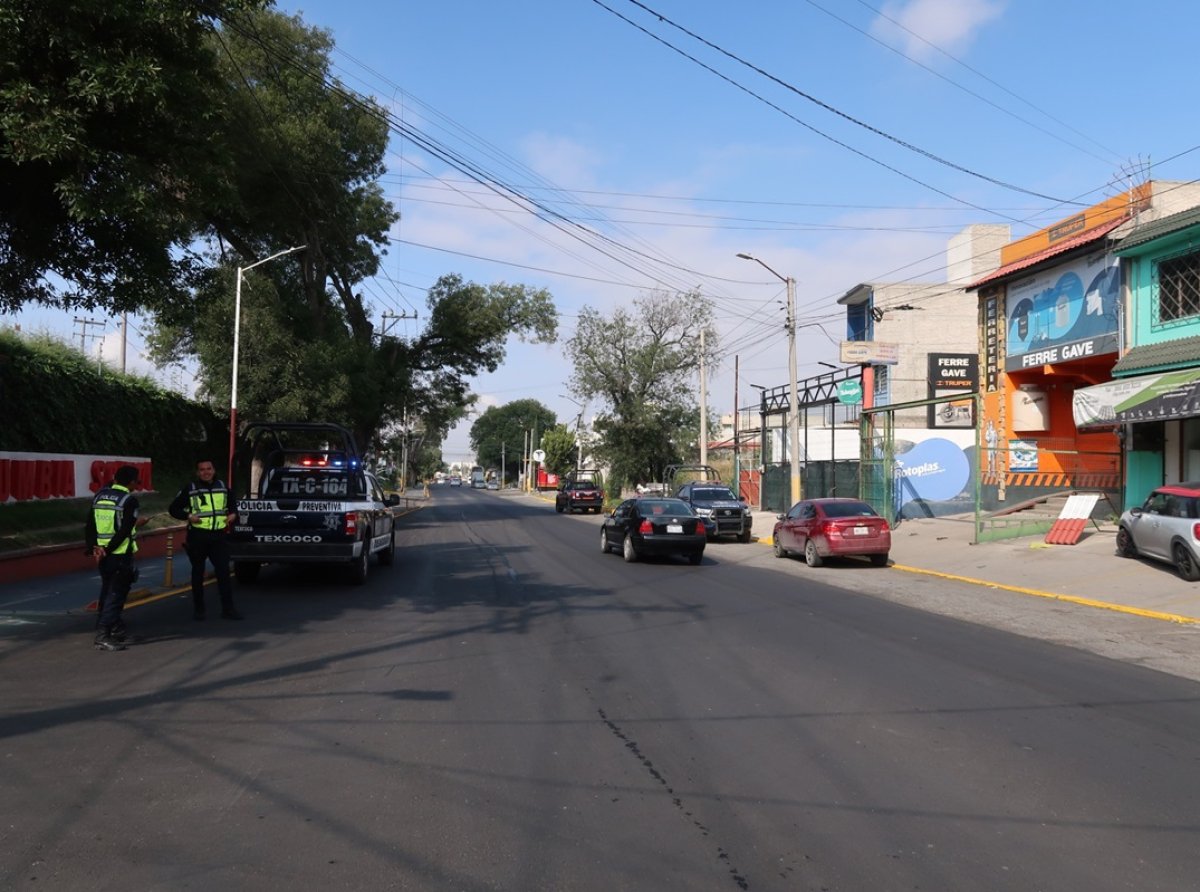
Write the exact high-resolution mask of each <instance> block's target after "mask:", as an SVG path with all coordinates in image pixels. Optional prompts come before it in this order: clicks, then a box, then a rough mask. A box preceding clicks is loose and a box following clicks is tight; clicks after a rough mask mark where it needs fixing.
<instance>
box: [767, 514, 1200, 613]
mask: <svg viewBox="0 0 1200 892" xmlns="http://www.w3.org/2000/svg"><path fill="white" fill-rule="evenodd" d="M753 514H754V534H755V536H756V537H757V538H758V541H759V542H760V543H764V544H768V545H769V544H770V543H771V532H772V530H773V529H774V526H775V519H776V518H775V515H774V514H771V513H769V512H765V511H754V512H753ZM1116 531H1117V528H1116V525H1115V524H1102V525H1101V526H1100V527H1099V528H1098V529H1097V527H1096V526H1094V525H1089V527H1088V529H1087V530H1086V531H1085V532H1084V534H1083V536H1082V537H1081V538H1080V540H1079V542H1078V544H1076V545H1046V544H1045V543H1044V542H1043V541H1042V537H1040V536H1030V537H1025V538H1021V539H1007V540H1004V541H1000V542H985V543H981V544H978V545H975V544H972V540H973V539H974V535H975V526H974V518H973V517H972V516H971V515H955V516H952V517H941V518H932V519H925V518H920V519H914V520H904V521H901V522H900V523H899V524H898V525H897V526H895V527H893V529H892V551H891V559H892V565H891V568H890V569H891V570H893V571H900V572H904V573H916V574H926V575H930V576H935V577H941V578H946V579H954V580H957V581H960V582H967V583H971V584H975V585H983V586H987V587H990V588H1002V589H1005V590H1008V591H1013V592H1018V593H1020V594H1024V595H1029V596H1033V597H1042V598H1052V599H1055V600H1063V601H1070V602H1072V603H1079V604H1086V605H1088V606H1092V607H1097V608H1102V609H1109V610H1117V611H1119V612H1122V613H1130V614H1135V615H1139V616H1147V617H1150V618H1154V619H1160V620H1166V621H1170V622H1177V623H1197V624H1200V582H1185V581H1184V580H1182V579H1180V578H1179V576H1178V575H1177V574H1176V573H1175V571H1174V568H1172V567H1170V566H1168V565H1166V564H1161V563H1158V562H1157V561H1148V560H1142V559H1133V560H1130V559H1128V558H1122V557H1119V556H1118V555H1117V553H1116V546H1115V537H1116Z"/></svg>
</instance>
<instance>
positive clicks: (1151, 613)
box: [892, 564, 1200, 625]
mask: <svg viewBox="0 0 1200 892" xmlns="http://www.w3.org/2000/svg"><path fill="white" fill-rule="evenodd" d="M892 569H893V570H903V571H904V572H905V573H920V574H923V575H925V576H936V577H938V578H940V579H949V580H952V581H954V582H969V583H971V584H972V585H982V586H986V587H988V588H998V589H1003V590H1004V591H1006V592H1016V593H1017V594H1019V595H1033V596H1034V597H1035V598H1046V599H1048V600H1051V601H1065V602H1067V603H1068V604H1079V605H1081V606H1083V607H1098V608H1100V609H1101V610H1112V611H1114V612H1115V613H1127V614H1130V615H1132V616H1141V617H1145V618H1146V619H1157V620H1163V621H1165V622H1170V623H1179V624H1180V625H1195V624H1197V623H1200V618H1197V617H1194V616H1182V615H1181V614H1178V613H1163V612H1161V611H1158V610H1143V609H1142V608H1140V607H1128V606H1126V605H1124V604H1113V603H1110V602H1108V601H1097V600H1095V599H1093V598H1080V597H1078V596H1076V595H1060V594H1057V593H1055V592H1044V591H1041V590H1040V589H1036V588H1024V587H1023V586H1019V585H1005V584H1003V583H1000V582H988V581H987V580H986V579H974V578H972V577H970V576H956V575H954V574H953V573H940V572H938V571H937V570H923V569H921V568H920V567H908V566H905V565H903V564H892Z"/></svg>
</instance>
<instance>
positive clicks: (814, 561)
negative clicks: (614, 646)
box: [804, 539, 825, 567]
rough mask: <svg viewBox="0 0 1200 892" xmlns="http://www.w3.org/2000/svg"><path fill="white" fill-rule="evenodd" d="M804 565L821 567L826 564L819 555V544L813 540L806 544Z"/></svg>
mask: <svg viewBox="0 0 1200 892" xmlns="http://www.w3.org/2000/svg"><path fill="white" fill-rule="evenodd" d="M804 563H806V564H808V565H809V566H810V567H819V566H821V565H822V564H823V563H825V559H824V558H823V557H821V555H819V554H817V543H816V542H814V541H813V540H812V539H809V540H808V541H807V542H805V543H804Z"/></svg>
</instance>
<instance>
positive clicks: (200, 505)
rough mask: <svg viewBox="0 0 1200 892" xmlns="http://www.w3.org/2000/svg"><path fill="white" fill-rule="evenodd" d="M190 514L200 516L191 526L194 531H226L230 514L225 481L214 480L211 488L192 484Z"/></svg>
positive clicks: (189, 491) (189, 494) (189, 501)
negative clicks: (227, 517)
mask: <svg viewBox="0 0 1200 892" xmlns="http://www.w3.org/2000/svg"><path fill="white" fill-rule="evenodd" d="M188 513H189V514H197V515H199V516H200V519H199V520H198V521H195V522H194V523H192V524H191V526H192V528H193V529H197V530H209V531H213V532H216V531H220V530H223V529H225V517H226V515H227V514H229V490H228V489H226V487H225V483H224V481H221V480H214V481H213V483H212V486H211V487H202V486H200V485H199V484H197V483H191V484H190V485H189V487H188Z"/></svg>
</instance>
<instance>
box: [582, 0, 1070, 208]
mask: <svg viewBox="0 0 1200 892" xmlns="http://www.w3.org/2000/svg"><path fill="white" fill-rule="evenodd" d="M592 2H593V3H595V4H596V5H597V6H600V7H602V8H604V9H606V10H608V11H609V12H610V13H612V14H613V15H615V16H617V17H618V18H620V19H621V20H622V21H624V22H627V23H629V24H630V25H632V26H633V27H635V28H637V29H638V30H639V31H642V32H643V33H645V34H647V35H648V36H650V37H652V38H654V39H655V40H657V41H659V42H660V43H662V44H663V45H664V46H667V47H669V48H670V49H672V50H674V51H675V52H677V53H679V54H680V55H682V56H684V57H685V58H687V59H689V60H690V61H692V62H694V63H695V64H697V65H699V66H701V67H702V68H704V69H705V70H706V71H710V72H712V73H713V74H715V75H716V76H718V77H720V78H721V79H722V80H725V81H727V82H728V83H730V84H732V85H734V86H736V87H738V88H739V89H741V90H743V91H744V92H746V93H748V94H750V95H752V96H754V97H755V98H756V99H758V100H759V101H760V102H764V103H766V104H767V105H770V106H771V107H772V108H775V109H776V110H778V111H780V112H782V113H783V114H786V115H787V116H788V117H789V118H791V119H792V120H794V121H796V122H797V123H799V124H801V125H802V126H804V127H806V128H808V129H809V130H812V131H813V132H815V133H818V134H819V135H821V136H823V137H824V138H826V139H828V140H830V141H832V142H834V143H836V144H838V145H840V146H842V147H843V148H845V149H848V150H849V151H852V152H854V153H855V154H857V155H860V156H862V157H864V158H867V159H868V160H870V161H873V162H875V163H876V164H880V165H882V166H884V167H887V168H888V169H889V170H891V171H893V172H894V173H897V174H899V175H900V176H903V177H905V178H906V179H910V180H913V182H919V181H917V180H915V179H913V178H912V177H910V176H908V175H907V174H905V173H903V172H902V171H900V170H897V169H896V168H893V167H890V166H889V165H887V164H884V163H883V162H881V161H879V159H877V158H874V157H872V156H870V155H867V154H866V153H864V152H861V151H859V150H858V149H854V148H853V147H851V146H849V145H847V144H845V143H842V142H840V141H839V140H836V139H834V138H833V137H832V136H829V135H828V134H826V133H823V132H822V131H820V130H817V129H816V128H815V127H812V126H811V125H809V124H805V123H804V122H802V121H800V120H799V119H797V118H795V117H793V116H792V115H791V114H789V113H787V112H784V111H783V109H781V108H779V107H778V106H776V105H774V104H773V103H771V102H769V101H768V100H767V99H765V98H764V97H762V96H759V95H758V94H756V93H754V92H753V91H751V90H749V89H748V88H746V87H743V86H742V85H741V84H739V83H737V82H736V81H734V80H733V79H732V78H729V77H727V76H726V75H724V74H722V73H721V72H719V71H717V70H716V69H715V68H712V67H711V66H709V65H706V64H705V63H703V62H701V61H700V60H699V59H697V58H695V57H694V56H691V55H689V54H688V53H686V52H684V51H683V50H681V49H679V48H678V47H676V46H675V45H674V44H672V43H670V42H669V41H667V40H664V39H662V38H661V37H659V36H658V35H656V34H654V33H652V32H650V31H648V30H647V29H645V28H643V27H642V26H641V25H638V24H637V23H636V22H634V21H632V20H631V19H628V18H626V17H625V16H623V15H621V14H620V13H618V12H617V11H616V10H614V9H613V8H612V7H610V6H607V5H606V4H605V3H603V2H602V0H592ZM628 2H629V3H632V4H633V5H634V6H636V7H638V8H639V9H641V10H643V11H645V12H647V13H649V14H650V15H652V16H654V17H655V18H657V19H658V20H659V21H661V22H663V23H664V24H666V25H669V26H670V27H672V28H675V29H676V30H678V31H681V32H683V33H684V34H686V35H687V36H688V37H691V38H692V39H693V40H696V41H699V42H700V43H702V44H704V45H705V46H707V47H708V48H709V49H712V50H714V51H715V52H717V53H720V54H721V55H723V56H726V57H727V58H729V59H732V60H733V61H734V62H737V63H738V64H739V65H743V66H745V67H746V68H749V69H750V70H751V71H753V72H755V73H756V74H759V75H761V76H762V77H764V78H766V79H767V80H769V81H771V82H772V83H775V84H777V85H779V86H780V87H783V88H784V89H785V90H788V91H789V92H791V93H794V94H796V95H797V96H799V97H801V98H802V99H805V100H807V101H808V102H811V103H813V104H814V105H817V106H818V107H820V108H822V109H824V110H825V111H827V112H829V113H830V114H833V115H836V116H837V117H840V118H843V119H844V120H846V121H849V122H850V123H852V124H854V125H856V126H858V127H861V128H863V129H864V130H867V131H868V132H870V133H873V134H875V135H876V136H879V137H882V138H883V139H886V140H889V141H890V142H893V143H895V144H896V145H898V146H900V147H901V148H904V149H908V150H909V151H910V152H914V153H915V154H918V155H921V156H923V157H925V158H928V159H929V160H931V161H934V162H936V163H938V164H941V165H944V166H946V167H949V168H951V169H953V170H957V171H958V172H959V173H964V174H966V175H968V176H971V177H975V178H976V179H980V180H983V181H984V182H987V183H991V184H992V185H994V186H999V187H1001V188H1003V189H1008V190H1010V191H1013V192H1019V193H1021V194H1024V195H1029V196H1031V197H1033V198H1041V199H1044V200H1046V201H1059V200H1060V199H1057V198H1054V197H1053V196H1050V195H1044V194H1042V193H1041V192H1035V191H1033V190H1031V189H1026V188H1024V187H1021V186H1017V185H1014V184H1012V183H1008V182H1005V181H1004V180H1000V179H997V178H995V177H991V176H988V175H986V174H982V173H979V172H978V171H975V170H972V169H971V168H969V167H966V166H964V165H961V164H957V163H955V162H953V161H949V160H947V159H945V158H942V157H941V156H939V155H936V154H934V153H933V152H930V151H929V150H927V149H923V148H921V147H920V146H917V145H914V144H913V143H910V142H908V141H907V140H903V139H900V138H899V137H897V136H893V135H892V134H890V133H888V132H886V131H884V130H881V129H880V128H878V127H875V126H874V125H872V124H868V123H866V122H865V121H861V120H859V119H858V118H855V117H854V116H853V115H850V114H848V113H846V112H844V111H842V110H841V109H839V108H837V107H836V106H833V105H830V104H829V103H828V102H825V101H823V100H821V99H818V98H817V97H815V96H812V95H811V94H809V93H806V92H805V91H803V90H801V89H800V88H799V87H796V86H795V85H793V84H790V83H788V82H787V81H785V80H783V79H782V78H779V77H776V76H775V75H773V74H771V73H770V72H769V71H766V70H765V69H763V68H760V67H759V66H757V65H755V64H753V63H751V62H748V61H746V60H745V59H743V58H741V57H740V56H738V55H736V54H734V53H732V52H730V51H729V50H726V49H724V48H723V47H721V46H718V45H717V44H715V43H713V42H712V41H710V40H708V39H706V38H704V37H702V36H700V35H699V34H696V33H695V32H693V31H690V30H688V29H687V28H685V27H683V26H682V25H680V24H678V23H677V22H675V21H673V20H672V19H670V18H668V17H667V16H664V15H663V14H662V13H660V12H657V11H655V10H653V9H651V8H650V7H648V6H646V5H645V4H644V3H641V2H639V0H628ZM920 185H923V186H925V188H927V189H933V191H935V192H938V193H939V194H941V195H946V197H948V198H952V199H954V200H961V199H956V198H955V197H954V196H950V195H947V193H945V192H942V191H941V190H938V189H935V188H934V187H932V186H930V185H928V184H925V183H920ZM972 206H973V205H972ZM979 210H986V209H984V208H979ZM992 213H994V212H992Z"/></svg>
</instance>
